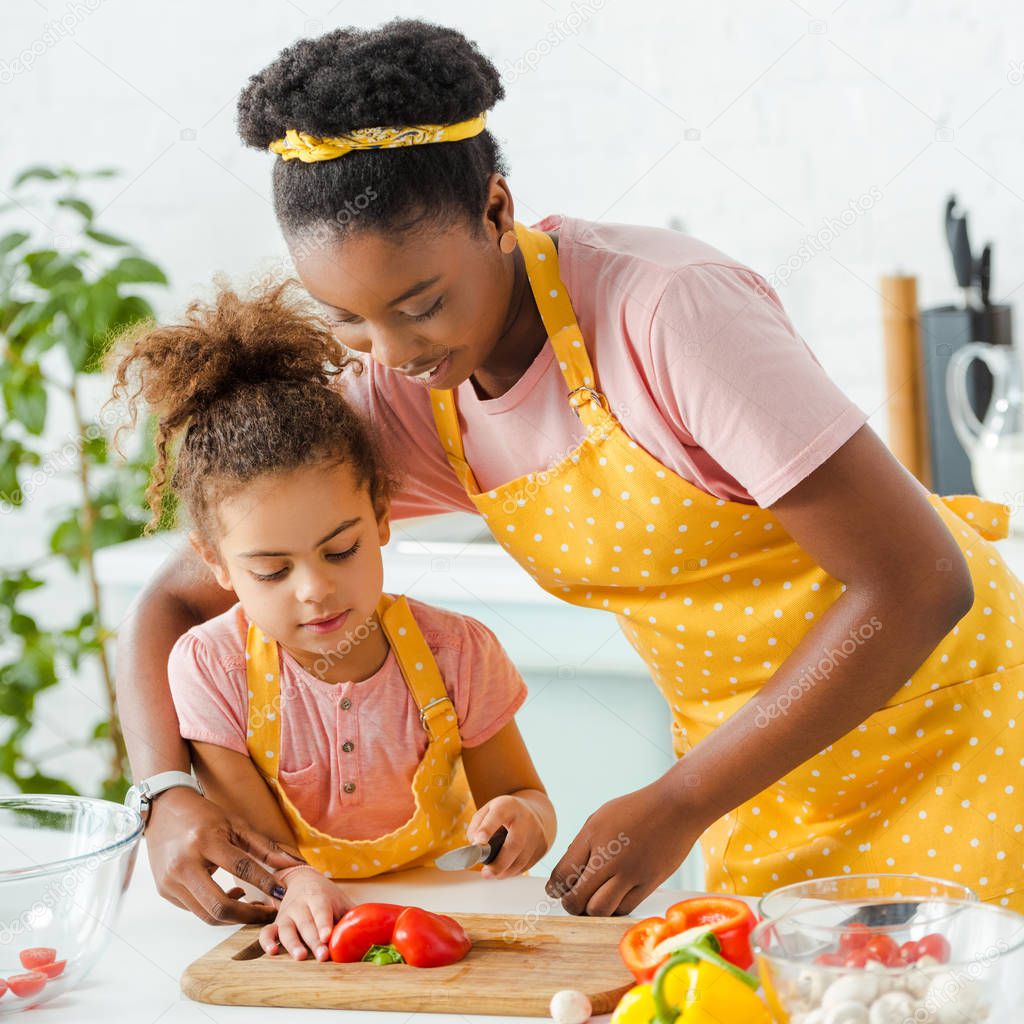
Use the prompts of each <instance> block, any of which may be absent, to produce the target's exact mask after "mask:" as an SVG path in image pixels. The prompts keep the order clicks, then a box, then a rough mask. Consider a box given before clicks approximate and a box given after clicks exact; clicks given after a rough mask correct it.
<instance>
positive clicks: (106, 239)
mask: <svg viewBox="0 0 1024 1024" xmlns="http://www.w3.org/2000/svg"><path fill="white" fill-rule="evenodd" d="M85 234H86V236H87V237H88V238H91V239H92V240H93V241H94V242H99V243H100V245H130V244H131V243H130V242H126V241H125V240H124V239H123V238H118V237H117V235H108V234H107V232H106V231H97V230H96V229H95V228H87V229H86V232H85Z"/></svg>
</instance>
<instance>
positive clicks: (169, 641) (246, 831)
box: [117, 545, 296, 923]
mask: <svg viewBox="0 0 1024 1024" xmlns="http://www.w3.org/2000/svg"><path fill="white" fill-rule="evenodd" d="M233 602H234V597H233V595H232V594H230V593H229V592H227V591H225V590H223V589H222V588H221V587H220V586H219V585H218V584H217V582H216V581H215V580H214V579H213V576H212V575H211V574H210V572H209V570H208V569H207V568H206V566H205V565H204V564H203V562H202V560H201V559H200V558H199V556H198V555H196V554H195V552H193V551H192V549H191V547H190V546H189V545H186V546H185V548H184V549H182V551H181V552H180V553H178V554H176V555H175V556H174V557H173V558H171V559H169V560H168V562H167V563H166V564H165V565H163V566H162V567H161V568H160V570H159V572H157V574H156V576H154V578H153V579H152V580H151V581H150V582H149V584H148V585H147V586H146V587H145V589H144V590H143V591H142V593H141V594H140V595H139V597H138V598H137V600H136V601H135V603H134V605H133V606H132V609H131V611H130V613H129V615H128V618H127V619H126V620H125V622H124V624H123V625H122V626H121V627H120V629H119V630H118V637H117V701H118V711H119V714H120V717H121V723H122V726H123V729H124V736H125V742H126V743H127V746H128V756H129V758H130V759H131V765H132V774H133V775H134V777H135V779H136V780H139V779H144V778H146V777H148V776H150V775H155V774H157V773H158V772H163V771H172V770H177V771H188V770H189V763H190V762H189V751H188V746H187V744H186V743H185V742H184V741H183V740H182V739H181V737H180V735H179V733H178V718H177V715H176V714H175V711H174V705H173V703H172V701H171V693H170V688H169V686H168V682H167V659H168V656H169V655H170V652H171V648H172V647H173V646H174V643H175V641H176V640H177V639H178V637H180V636H181V635H182V634H184V633H186V632H188V630H189V629H191V628H192V626H195V625H198V624H199V623H200V622H205V621H206V620H207V619H210V618H213V617H214V616H215V615H219V614H220V613H221V612H223V611H226V610H227V609H228V608H229V607H231V605H232V603H233ZM146 845H147V848H148V851H149V862H150V867H151V869H152V871H153V875H154V878H155V879H156V883H157V888H158V890H159V891H160V894H161V895H162V896H163V897H164V898H165V899H167V900H170V902H172V903H174V904H175V905H176V906H180V907H184V908H185V909H187V910H191V911H192V912H193V913H194V914H196V915H197V916H199V917H201V918H202V919H203V920H205V921H208V922H211V923H226V922H231V921H239V922H244V923H255V922H259V921H265V920H267V918H268V917H269V916H271V913H272V912H270V911H268V910H266V909H261V908H260V907H257V906H255V905H253V904H248V903H243V902H241V901H239V900H237V899H231V898H229V897H228V896H227V895H226V894H225V893H224V892H223V891H222V890H221V888H220V887H219V886H218V885H217V884H216V883H215V882H214V881H213V880H212V879H211V877H210V872H211V869H212V868H214V867H223V868H225V869H226V870H228V871H230V872H231V873H232V874H234V875H236V876H238V877H239V878H244V879H245V880H246V881H248V882H250V883H251V884H253V885H255V886H256V887H257V888H259V889H261V890H263V891H264V892H266V893H267V894H268V895H275V890H276V891H277V893H279V892H280V887H279V886H278V883H277V882H276V881H275V880H274V877H273V876H272V875H271V874H269V873H268V872H267V871H266V870H264V869H263V868H262V867H261V866H260V865H259V864H257V863H256V861H255V860H253V859H252V858H251V857H250V856H249V854H253V855H254V856H256V857H258V858H259V859H260V860H261V861H263V862H264V863H266V864H269V865H271V866H274V867H286V866H288V865H290V864H294V863H296V861H295V860H294V859H293V858H291V857H289V856H288V855H287V854H286V853H285V852H284V851H283V850H281V849H280V848H278V847H277V845H276V844H275V843H274V842H273V841H272V840H270V839H268V838H267V837H265V836H263V835H261V834H260V833H259V832H257V831H255V830H253V829H251V828H249V827H248V826H247V825H245V824H244V823H243V822H241V821H240V820H238V819H236V818H234V817H232V816H230V815H226V814H225V813H224V811H222V810H221V809H220V808H218V807H217V806H216V805H215V804H213V803H211V802H210V801H208V800H204V799H203V798H202V797H200V796H199V795H198V794H197V793H194V792H193V791H192V790H189V789H183V788H178V789H170V790H167V792H165V793H162V794H161V795H160V796H159V797H157V799H156V800H154V802H153V805H152V808H151V810H150V816H149V821H148V823H147V825H146Z"/></svg>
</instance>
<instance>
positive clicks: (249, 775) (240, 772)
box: [190, 740, 295, 870]
mask: <svg viewBox="0 0 1024 1024" xmlns="http://www.w3.org/2000/svg"><path fill="white" fill-rule="evenodd" d="M190 746H191V747H192V764H193V766H194V767H195V770H196V777H197V778H198V779H199V781H200V782H201V783H202V785H203V789H204V790H205V792H206V798H207V799H208V800H212V801H213V802H214V803H215V804H217V805H219V806H220V807H222V808H223V809H224V810H225V811H227V812H229V813H231V814H234V815H236V816H237V817H239V818H241V819H242V820H243V821H246V822H248V823H249V824H250V825H251V826H252V827H253V828H254V829H257V830H259V831H260V832H261V833H262V834H263V835H265V836H267V837H268V838H269V839H273V840H274V842H276V843H279V844H280V845H282V846H288V847H293V846H294V845H295V836H294V835H293V834H292V830H291V828H290V827H289V826H288V821H287V819H286V818H285V816H284V812H283V811H282V810H281V807H280V805H279V804H278V802H277V800H276V799H275V798H274V794H273V793H272V792H271V791H270V787H269V786H268V785H267V784H266V782H264V781H263V776H262V775H260V773H259V771H258V770H257V768H256V765H254V764H253V763H252V761H251V760H250V758H249V757H248V756H246V755H245V754H240V753H238V751H237V750H228V748H227V747H218V746H216V745H214V744H213V743H199V742H197V741H196V740H192V741H191V744H190ZM228 870H230V868H229V869H228Z"/></svg>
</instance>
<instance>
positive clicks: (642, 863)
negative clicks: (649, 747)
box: [546, 773, 710, 917]
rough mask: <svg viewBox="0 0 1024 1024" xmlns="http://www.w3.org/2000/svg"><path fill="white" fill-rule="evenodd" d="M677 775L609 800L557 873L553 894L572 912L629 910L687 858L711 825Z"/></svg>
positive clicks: (553, 876) (550, 882)
mask: <svg viewBox="0 0 1024 1024" xmlns="http://www.w3.org/2000/svg"><path fill="white" fill-rule="evenodd" d="M676 782H677V780H676V779H674V778H673V777H672V774H671V773H670V774H669V775H667V776H665V777H663V778H661V779H658V780H657V781H656V782H652V783H651V784H650V785H649V786H644V788H643V789H638V790H637V791H636V792H635V793H627V794H626V795H625V796H620V797H617V798H616V799H614V800H609V801H608V803H606V804H605V805H604V806H603V807H599V808H598V809H597V810H596V811H595V812H594V813H593V814H592V815H591V816H590V817H589V818H588V819H587V820H586V822H585V823H584V825H583V828H582V829H580V833H579V835H578V836H576V838H575V839H574V840H573V841H572V843H571V845H570V846H569V849H568V850H567V851H566V853H565V856H564V857H562V859H561V860H560V861H559V862H558V864H557V865H556V866H555V870H554V871H552V872H551V877H550V878H549V879H548V883H547V886H546V891H547V894H548V895H549V896H551V897H553V898H554V899H561V901H562V906H563V907H564V908H565V910H566V911H567V912H568V913H570V914H587V915H589V916H590V917H611V916H613V915H617V914H629V913H632V911H633V910H634V909H635V908H636V906H637V905H638V904H639V903H641V902H642V901H643V900H645V899H646V898H647V897H648V896H649V895H650V894H651V893H652V892H654V890H655V889H656V888H657V887H658V886H659V885H661V883H662V882H664V881H665V879H666V878H668V876H669V875H671V874H672V872H673V871H675V870H676V868H678V867H679V865H680V864H682V862H683V861H684V860H685V858H686V855H687V854H688V853H689V852H690V850H691V848H692V847H693V844H694V843H695V842H696V841H697V839H698V838H699V837H700V835H701V833H702V832H703V831H704V829H705V828H706V826H707V825H708V824H710V822H707V821H705V820H703V818H701V817H699V816H698V815H695V814H694V813H693V810H692V808H690V807H688V806H686V805H685V804H683V803H682V802H681V801H680V799H679V796H678V793H679V789H678V786H677V785H676Z"/></svg>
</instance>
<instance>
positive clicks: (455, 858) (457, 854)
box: [434, 825, 508, 871]
mask: <svg viewBox="0 0 1024 1024" xmlns="http://www.w3.org/2000/svg"><path fill="white" fill-rule="evenodd" d="M507 835H508V829H507V828H505V826H504V825H502V826H501V828H499V829H498V831H497V832H495V833H494V835H493V836H491V838H490V841H489V842H486V843H472V844H470V845H469V846H460V847H458V848H457V849H454V850H449V851H448V852H447V853H443V854H441V856H440V857H438V858H437V860H436V861H434V864H435V865H436V866H437V867H439V868H440V869H441V870H442V871H465V870H467V869H468V868H472V867H476V865H477V864H491V863H493V862H494V860H495V858H496V857H497V856H498V854H499V853H500V852H501V848H502V846H504V844H505V837H506V836H507Z"/></svg>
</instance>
